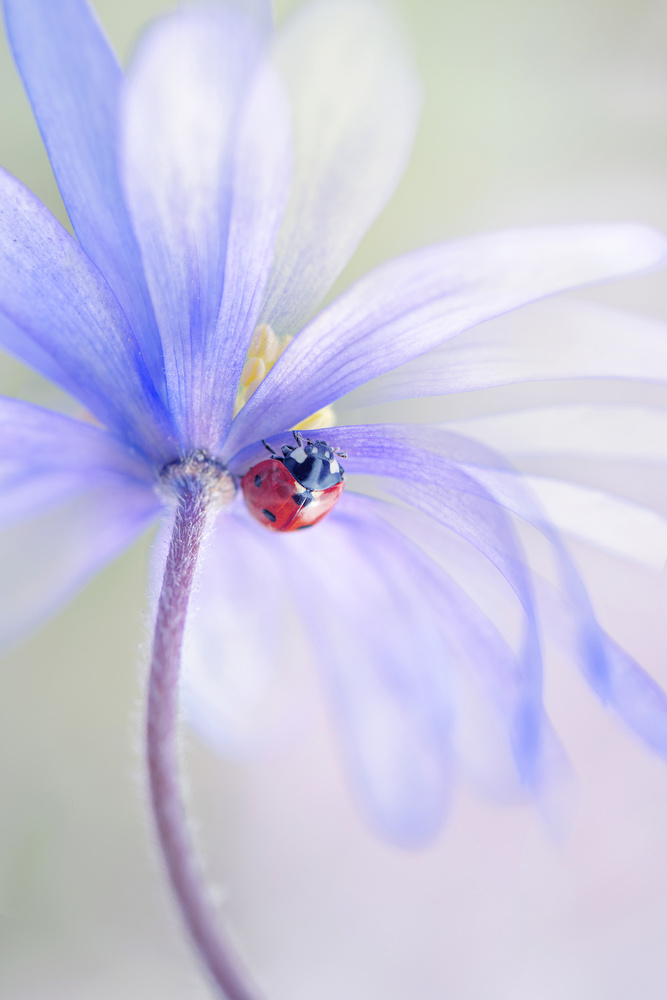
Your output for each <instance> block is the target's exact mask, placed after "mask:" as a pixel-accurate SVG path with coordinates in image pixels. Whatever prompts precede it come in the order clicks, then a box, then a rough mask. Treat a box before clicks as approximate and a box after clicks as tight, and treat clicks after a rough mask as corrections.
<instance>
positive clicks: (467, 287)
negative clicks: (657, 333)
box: [226, 225, 667, 456]
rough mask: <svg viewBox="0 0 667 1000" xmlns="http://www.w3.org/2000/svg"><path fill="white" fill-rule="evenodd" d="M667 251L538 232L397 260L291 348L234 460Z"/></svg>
mask: <svg viewBox="0 0 667 1000" xmlns="http://www.w3.org/2000/svg"><path fill="white" fill-rule="evenodd" d="M666 248H667V244H666V243H665V241H664V240H663V238H662V237H661V236H659V235H658V234H657V233H655V232H654V231H652V230H649V229H645V228H643V227H641V226H633V225H609V226H579V227H559V228H550V229H540V228H536V229H525V230H513V231H508V232H500V233H492V234H490V235H487V236H475V237H470V238H468V239H463V240H457V241H454V242H451V243H445V244H441V245H439V246H435V247H429V248H426V249H424V250H420V251H417V252H415V253H411V254H407V255H405V256H403V257H399V258H397V259H395V260H392V261H389V262H388V263H386V264H383V265H381V266H380V267H378V268H376V269H375V270H374V271H372V272H371V273H370V274H369V275H367V276H366V277H365V278H362V279H361V281H358V282H357V283H356V284H355V285H353V286H352V288H350V289H349V290H348V291H347V292H345V293H343V295H341V296H340V297H339V298H338V299H337V300H336V301H335V302H333V303H332V304H331V305H330V306H328V307H327V308H326V309H325V310H324V311H323V312H322V313H320V315H319V316H318V317H316V318H315V319H314V320H313V321H312V322H311V323H310V324H309V325H308V326H307V327H306V328H305V330H304V331H303V332H302V333H301V334H300V335H299V337H297V339H296V340H295V341H294V342H293V343H292V344H291V345H290V347H289V348H288V350H287V351H285V353H284V354H283V355H282V357H281V358H280V359H279V360H278V362H277V363H276V365H275V366H274V368H273V369H272V370H271V371H270V372H269V374H268V375H267V377H266V378H265V379H264V381H263V382H262V383H261V385H260V386H259V388H258V389H257V390H256V392H255V393H254V395H253V396H252V397H251V399H250V400H249V401H248V403H246V405H245V406H244V407H243V409H242V410H241V412H240V413H239V414H238V416H237V418H236V420H235V422H234V424H233V425H232V430H231V435H230V441H229V442H228V446H227V450H226V454H227V455H229V456H231V455H232V454H234V452H235V451H236V450H238V449H239V448H241V447H243V445H245V444H248V443H250V441H252V440H256V439H257V438H259V437H265V436H268V435H269V434H271V433H275V432H276V431H278V430H285V429H287V428H289V427H293V426H295V425H297V424H298V423H299V421H300V420H303V419H305V418H306V417H308V416H309V415H310V414H311V413H314V412H315V411H316V410H319V409H320V408H321V407H323V406H326V405H327V404H329V403H332V402H333V401H334V400H336V399H339V398H341V397H342V396H344V395H345V394H346V393H349V392H351V391H352V389H354V388H356V387H357V386H359V385H361V384H363V383H364V382H367V381H369V380H370V379H372V378H374V377H375V376H377V375H380V374H382V373H383V372H386V371H389V370H390V369H393V368H397V367H398V366H399V365H402V364H404V363H405V362H407V361H409V360H410V359H411V358H415V357H418V356H419V355H422V354H425V353H426V352H427V351H429V350H431V349H432V348H434V347H436V346H437V345H438V344H442V343H443V341H445V340H447V339H449V338H451V337H454V336H455V335H456V334H458V333H461V332H462V331H463V330H466V329H468V328H469V327H472V326H474V325H475V324H477V323H481V322H482V321H483V320H486V319H489V318H490V317H492V316H497V315H499V314H501V313H503V312H507V311H509V310H511V309H515V308H516V307H517V306H520V305H524V304H526V303H528V302H530V301H531V300H533V299H537V298H540V297H542V296H546V295H550V294H553V293H554V292H558V291H563V290H565V289H567V288H572V287H576V286H578V285H583V284H586V283H589V282H594V281H601V280H603V279H608V278H613V277H619V276H621V275H623V274H631V273H633V272H635V271H639V270H641V269H643V268H646V267H650V266H652V265H655V264H656V263H658V262H659V261H661V260H662V259H664V257H665V252H666Z"/></svg>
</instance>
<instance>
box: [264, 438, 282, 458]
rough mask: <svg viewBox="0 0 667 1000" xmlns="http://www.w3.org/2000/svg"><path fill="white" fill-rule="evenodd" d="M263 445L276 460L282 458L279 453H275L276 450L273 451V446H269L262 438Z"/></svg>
mask: <svg viewBox="0 0 667 1000" xmlns="http://www.w3.org/2000/svg"><path fill="white" fill-rule="evenodd" d="M262 444H263V445H264V447H265V448H266V450H267V451H270V452H271V454H272V455H273V456H274V457H275V458H279V457H280V456H279V455H278V452H277V451H275V450H274V449H273V448H272V447H271V445H270V444H267V443H266V441H265V440H264V438H262Z"/></svg>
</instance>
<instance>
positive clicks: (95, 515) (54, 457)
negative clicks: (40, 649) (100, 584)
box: [0, 399, 160, 644]
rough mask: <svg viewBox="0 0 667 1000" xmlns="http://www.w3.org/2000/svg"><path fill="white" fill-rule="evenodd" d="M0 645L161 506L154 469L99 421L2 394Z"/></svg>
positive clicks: (60, 598) (53, 604) (57, 601)
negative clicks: (90, 421) (85, 421)
mask: <svg viewBox="0 0 667 1000" xmlns="http://www.w3.org/2000/svg"><path fill="white" fill-rule="evenodd" d="M0 429H1V433H0V560H1V562H2V565H3V567H4V568H5V570H6V572H4V573H3V574H2V579H1V581H0V644H5V643H8V642H12V641H14V640H15V639H16V638H18V637H19V636H20V635H21V634H22V633H23V632H24V631H26V630H27V629H29V628H30V627H31V626H33V625H35V624H37V623H38V622H39V621H40V620H41V619H43V618H44V617H46V616H47V615H49V614H51V613H52V612H53V611H55V609H56V608H57V607H59V606H60V605H61V604H62V603H63V602H64V601H65V600H66V599H67V598H68V597H69V596H70V594H71V593H73V592H74V591H75V590H76V589H77V588H78V587H80V586H81V585H82V583H83V582H84V581H85V580H86V579H87V578H88V577H89V576H90V575H91V574H92V573H93V572H94V571H95V570H97V569H98V568H99V567H100V566H102V565H103V564H104V563H106V562H108V561H109V560H110V559H112V558H114V557H115V556H116V555H118V553H120V552H121V551H122V549H124V548H125V547H126V546H127V545H129V544H130V542H132V541H133V539H134V538H136V537H137V536H138V535H139V534H140V533H141V532H142V531H144V530H145V528H146V527H147V526H148V525H149V523H150V522H151V520H153V519H154V518H155V516H156V514H157V513H158V511H159V509H160V504H159V500H158V497H157V495H156V493H155V490H154V488H153V483H152V479H151V476H150V471H149V470H148V468H147V466H146V465H145V463H142V462H140V461H139V460H138V459H136V458H133V457H132V456H131V455H130V454H129V453H128V452H127V449H126V448H124V447H123V446H122V445H121V444H120V443H118V442H116V441H115V440H114V439H113V438H112V437H111V436H110V435H109V434H106V433H105V432H104V431H101V430H99V429H98V428H96V427H92V426H90V425H86V424H83V423H80V422H79V421H76V420H72V419H70V418H69V417H64V416H61V415H59V414H54V413H49V412H48V411H46V410H42V409H40V408H39V407H36V406H31V405H30V404H28V403H22V402H19V401H17V400H12V399H0Z"/></svg>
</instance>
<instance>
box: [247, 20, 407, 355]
mask: <svg viewBox="0 0 667 1000" xmlns="http://www.w3.org/2000/svg"><path fill="white" fill-rule="evenodd" d="M273 57H274V61H275V64H276V66H277V67H278V69H279V71H280V72H281V74H282V76H283V77H284V79H285V81H286V83H287V86H288V89H289V93H290V97H291V104H292V109H293V119H294V132H295V136H294V140H295V174H294V184H293V188H292V193H291V198H290V204H289V208H288V211H287V214H286V217H285V221H284V223H283V226H282V228H281V231H280V237H279V240H278V246H277V248H276V257H275V261H274V264H273V267H272V269H271V276H270V279H269V285H268V288H267V295H266V303H265V306H264V310H263V315H262V319H263V321H265V322H267V323H270V324H271V325H272V326H273V327H274V329H275V330H276V331H277V332H278V333H279V334H281V335H285V334H289V335H292V336H293V335H294V334H295V333H298V331H299V330H300V329H301V328H302V326H303V325H304V323H305V322H307V320H309V319H310V318H311V316H312V315H313V312H314V311H315V309H316V308H317V306H318V305H319V304H320V302H321V301H322V299H323V298H324V296H325V295H326V293H327V292H328V291H329V288H330V287H331V285H332V284H333V282H334V280H335V279H336V278H337V277H338V275H339V273H340V272H341V271H342V269H343V267H344V266H345V264H346V263H347V262H348V260H349V258H350V257H351V256H352V254H353V253H354V251H355V249H356V247H357V245H358V243H359V241H360V240H361V238H362V236H363V235H364V234H365V232H366V230H367V229H368V228H369V226H370V225H371V223H372V222H373V221H374V219H375V217H376V216H377V215H378V214H379V212H380V211H381V210H382V209H383V208H384V206H385V204H386V202H387V201H388V200H389V198H390V197H391V195H392V194H393V191H394V189H395V187H396V184H397V183H398V181H399V179H400V177H401V174H402V173H403V170H404V168H405V165H406V162H407V159H408V156H409V154H410V149H411V146H412V141H413V138H414V133H415V129H416V125H417V120H418V117H419V110H420V99H419V88H418V85H417V83H416V80H415V77H414V74H413V72H412V69H411V67H410V65H409V60H408V59H407V57H406V52H405V45H404V42H403V38H402V33H401V29H400V26H397V25H396V24H395V23H394V21H393V19H392V18H391V16H390V15H389V14H388V12H387V10H386V9H383V8H382V7H379V6H375V4H372V3H368V2H364V0H353V2H350V0H319V2H316V3H309V4H303V5H302V6H301V7H300V8H299V9H298V10H297V11H296V13H295V14H294V15H293V16H292V17H291V18H290V20H289V21H288V22H287V23H286V24H285V26H284V27H282V28H281V30H280V32H279V34H278V36H277V38H276V41H275V45H274V50H273Z"/></svg>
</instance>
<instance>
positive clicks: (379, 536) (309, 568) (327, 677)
mask: <svg viewBox="0 0 667 1000" xmlns="http://www.w3.org/2000/svg"><path fill="white" fill-rule="evenodd" d="M358 507H359V505H358V504H356V505H355V504H354V503H352V502H350V498H349V497H343V498H342V499H341V501H340V503H339V504H338V506H337V509H336V512H335V515H332V516H331V517H330V518H328V519H327V521H326V522H324V523H322V524H321V525H318V528H317V530H316V531H312V532H303V533H298V532H297V533H295V534H294V535H292V536H291V537H289V538H280V539H278V544H280V545H281V548H282V550H283V558H284V565H285V569H286V572H288V573H289V574H290V576H291V579H292V586H293V588H294V590H295V592H296V594H297V595H298V598H299V606H300V608H301V612H302V615H303V622H304V626H305V628H306V629H307V631H308V633H309V635H310V638H311V642H312V644H313V648H314V651H315V660H316V662H317V665H318V667H319V668H320V669H321V671H322V673H323V677H324V683H325V688H326V691H327V694H328V695H329V701H330V704H331V706H332V709H333V712H334V717H335V720H336V723H337V726H338V729H339V731H340V733H341V736H342V745H343V753H344V756H345V758H346V762H347V766H348V770H349V772H350V777H351V780H352V783H353V787H354V788H355V790H356V792H357V796H358V798H359V801H360V805H361V807H362V808H363V809H364V811H365V812H366V815H367V816H368V818H369V820H370V822H371V823H372V824H373V825H374V826H375V827H376V828H377V829H378V830H379V832H381V833H382V834H383V835H384V836H386V837H388V838H389V839H391V840H395V841H398V842H400V843H404V844H419V843H423V842H425V841H427V840H429V839H431V838H432V837H433V836H434V835H435V834H436V833H437V832H438V830H439V829H440V827H441V825H442V822H443V820H444V816H445V812H446V808H447V804H448V800H449V795H450V786H451V767H452V759H451V747H450V736H451V733H450V730H451V725H452V691H451V680H452V677H451V674H452V666H451V656H450V653H449V650H448V648H447V645H446V643H445V641H444V637H443V634H442V631H441V628H440V623H439V620H438V616H437V614H436V613H435V611H434V608H433V604H432V602H431V601H430V600H429V596H428V590H427V588H425V586H424V583H423V581H422V580H421V579H420V578H419V575H418V574H416V573H415V571H414V567H413V566H412V565H411V564H410V563H409V562H408V561H406V560H405V559H404V557H403V552H402V551H400V549H399V548H397V546H396V545H392V544H391V541H392V539H390V538H389V537H388V533H387V532H386V531H383V530H382V526H381V524H380V523H379V522H378V521H377V520H376V519H374V518H372V517H363V516H360V512H359V510H358ZM260 530H261V529H260Z"/></svg>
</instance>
